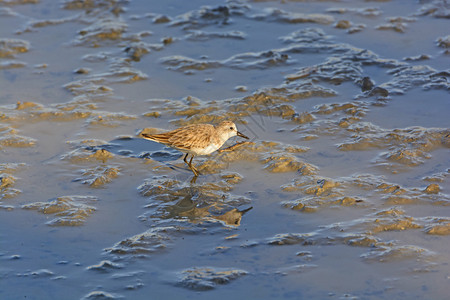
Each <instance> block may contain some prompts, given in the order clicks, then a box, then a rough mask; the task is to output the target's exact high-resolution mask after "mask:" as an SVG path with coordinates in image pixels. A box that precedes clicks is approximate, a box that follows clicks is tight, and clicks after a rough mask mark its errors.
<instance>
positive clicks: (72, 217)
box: [22, 196, 98, 226]
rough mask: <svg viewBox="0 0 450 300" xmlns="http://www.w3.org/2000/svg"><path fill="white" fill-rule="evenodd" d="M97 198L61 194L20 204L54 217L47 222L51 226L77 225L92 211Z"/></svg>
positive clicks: (25, 207)
mask: <svg viewBox="0 0 450 300" xmlns="http://www.w3.org/2000/svg"><path fill="white" fill-rule="evenodd" d="M97 200H98V199H97V198H96V197H92V196H62V197H58V198H56V199H54V200H50V201H48V202H34V203H31V204H27V205H24V206H22V208H24V209H33V210H37V211H39V212H41V213H43V214H46V215H50V217H54V219H51V220H50V221H48V222H47V224H48V225H51V226H79V225H82V224H83V223H84V222H85V221H86V219H87V218H88V217H89V216H90V215H91V214H93V213H94V211H95V210H96V208H95V207H94V206H92V203H95V202H96V201H97Z"/></svg>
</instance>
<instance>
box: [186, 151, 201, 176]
mask: <svg viewBox="0 0 450 300" xmlns="http://www.w3.org/2000/svg"><path fill="white" fill-rule="evenodd" d="M188 155H189V153H186V155H185V156H184V159H183V160H184V162H185V163H186V164H187V165H188V167H189V169H191V171H192V173H194V176H195V177H197V176H198V175H200V172H199V171H198V170H197V168H195V167H194V166H193V165H192V159H194V155H192V157H191V160H190V161H189V162H188V161H187V160H186V158H187V157H188Z"/></svg>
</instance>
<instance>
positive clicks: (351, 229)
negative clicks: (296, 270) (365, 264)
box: [261, 208, 450, 272]
mask: <svg viewBox="0 0 450 300" xmlns="http://www.w3.org/2000/svg"><path fill="white" fill-rule="evenodd" d="M404 214H405V213H404V211H402V210H399V209H396V208H390V209H387V210H382V211H379V212H377V213H374V214H373V215H369V216H366V217H364V218H361V219H356V220H352V221H349V222H340V223H337V224H330V225H328V226H324V228H323V229H319V230H317V231H315V232H309V233H285V234H278V235H276V236H274V237H272V238H270V239H268V240H267V241H266V242H267V243H268V244H270V245H277V246H281V245H295V244H301V245H305V246H311V247H313V246H319V245H324V246H325V245H328V246H330V245H336V244H344V245H348V246H353V247H365V248H368V252H366V253H363V254H362V255H361V258H362V259H364V260H367V261H370V262H389V261H393V260H394V261H395V260H398V259H414V260H417V263H418V267H419V269H418V270H417V271H418V272H421V271H422V270H424V269H427V268H430V267H431V268H433V266H435V261H436V260H437V255H436V253H433V252H432V251H430V250H427V249H425V248H421V247H417V246H413V245H401V244H398V242H396V241H383V240H382V239H380V238H378V237H376V234H378V233H380V232H386V231H402V230H414V229H421V230H424V231H425V232H426V233H428V234H445V233H444V232H447V234H448V226H449V225H448V224H449V221H450V220H449V218H428V217H427V218H413V217H410V216H406V215H404ZM424 228H425V229H424ZM438 232H439V233H438ZM261 242H264V241H261Z"/></svg>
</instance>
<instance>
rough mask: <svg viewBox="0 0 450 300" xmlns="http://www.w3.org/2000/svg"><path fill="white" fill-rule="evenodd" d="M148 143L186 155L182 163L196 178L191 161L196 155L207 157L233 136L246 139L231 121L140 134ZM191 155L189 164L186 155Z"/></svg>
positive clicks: (197, 172) (195, 171)
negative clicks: (154, 143) (155, 143)
mask: <svg viewBox="0 0 450 300" xmlns="http://www.w3.org/2000/svg"><path fill="white" fill-rule="evenodd" d="M142 136H143V137H144V138H145V139H147V140H150V141H154V142H158V143H161V144H164V145H167V146H169V147H172V148H174V149H177V150H179V151H181V152H184V153H186V155H185V156H184V159H183V160H184V162H185V163H186V164H187V165H188V167H189V169H191V170H192V172H193V173H194V176H195V177H197V176H198V175H199V174H200V172H199V171H198V170H197V169H196V168H195V167H194V166H193V165H192V159H193V158H194V156H196V155H208V154H211V153H213V152H214V151H216V150H218V149H219V148H220V147H222V145H223V144H224V143H225V142H226V141H227V140H228V139H229V138H231V137H233V136H240V137H242V138H245V139H248V137H247V136H245V135H243V134H242V133H240V132H239V131H237V129H236V125H235V124H234V123H233V122H231V121H223V122H221V123H219V124H218V125H216V126H214V125H211V124H193V125H188V126H184V127H180V128H177V129H175V130H172V131H169V132H166V133H161V134H145V133H144V134H142ZM189 154H190V155H191V159H190V160H189V162H188V161H187V157H188V155H189Z"/></svg>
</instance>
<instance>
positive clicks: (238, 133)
mask: <svg viewBox="0 0 450 300" xmlns="http://www.w3.org/2000/svg"><path fill="white" fill-rule="evenodd" d="M236 135H237V136H240V137H241V138H244V139H247V140H248V137H247V136H246V135H243V134H242V133H240V132H239V131H238V132H237V133H236Z"/></svg>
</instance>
